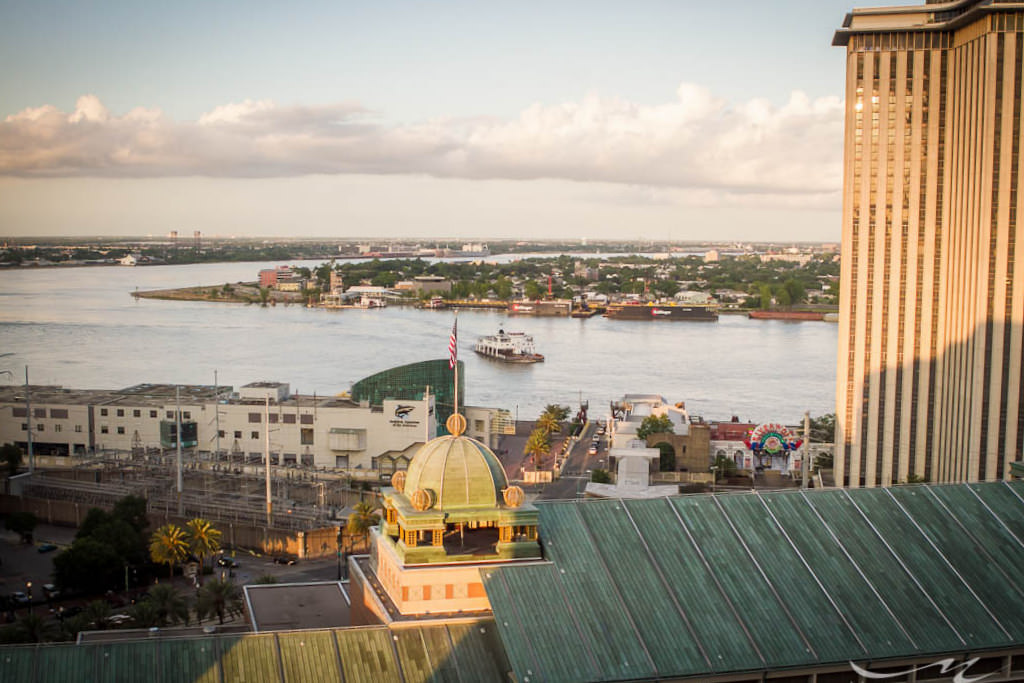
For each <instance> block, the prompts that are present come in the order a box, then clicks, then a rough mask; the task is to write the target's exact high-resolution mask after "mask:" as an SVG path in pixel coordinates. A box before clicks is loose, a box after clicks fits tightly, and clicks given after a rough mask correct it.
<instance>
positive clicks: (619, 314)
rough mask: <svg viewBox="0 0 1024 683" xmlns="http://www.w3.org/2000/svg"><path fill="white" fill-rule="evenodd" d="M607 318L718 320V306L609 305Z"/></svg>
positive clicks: (651, 303)
mask: <svg viewBox="0 0 1024 683" xmlns="http://www.w3.org/2000/svg"><path fill="white" fill-rule="evenodd" d="M604 315H605V317H607V318H614V319H616V320H694V321H708V322H710V321H715V320H718V304H716V303H703V304H697V303H688V304H680V303H675V302H667V303H653V302H648V303H642V302H639V301H629V302H624V303H618V304H608V308H607V309H606V310H605V313H604Z"/></svg>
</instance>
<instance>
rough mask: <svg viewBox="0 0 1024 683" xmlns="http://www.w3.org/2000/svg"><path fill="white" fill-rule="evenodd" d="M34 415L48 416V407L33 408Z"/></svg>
mask: <svg viewBox="0 0 1024 683" xmlns="http://www.w3.org/2000/svg"><path fill="white" fill-rule="evenodd" d="M32 417H46V408H33V409H32Z"/></svg>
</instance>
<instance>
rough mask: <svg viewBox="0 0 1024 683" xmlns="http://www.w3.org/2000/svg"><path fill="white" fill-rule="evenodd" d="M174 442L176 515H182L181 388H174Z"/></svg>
mask: <svg viewBox="0 0 1024 683" xmlns="http://www.w3.org/2000/svg"><path fill="white" fill-rule="evenodd" d="M174 430H175V431H174V441H175V443H176V444H177V447H178V448H177V455H178V458H177V460H178V514H179V515H180V514H182V502H181V494H182V491H183V490H184V488H185V486H184V475H183V474H182V471H181V470H182V458H181V387H180V386H175V387H174Z"/></svg>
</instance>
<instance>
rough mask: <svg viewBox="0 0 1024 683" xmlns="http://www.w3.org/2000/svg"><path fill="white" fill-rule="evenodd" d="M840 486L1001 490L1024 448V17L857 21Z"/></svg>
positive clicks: (958, 5) (885, 11) (929, 9)
mask: <svg viewBox="0 0 1024 683" xmlns="http://www.w3.org/2000/svg"><path fill="white" fill-rule="evenodd" d="M833 44H834V45H839V46H844V47H846V55H847V60H846V132H845V143H844V149H845V161H844V179H843V246H842V255H843V265H842V281H841V293H842V294H841V310H840V314H841V323H840V331H839V359H838V375H837V389H836V410H837V431H836V459H835V463H836V465H835V467H836V481H837V484H841V485H847V486H884V485H888V484H894V483H898V482H901V481H907V480H908V479H910V478H912V477H913V476H916V477H922V478H925V479H927V480H929V481H933V482H942V481H975V480H986V479H1000V478H1004V477H1005V476H1007V473H1008V463H1009V462H1010V461H1012V460H1015V459H1017V458H1019V457H1020V455H1019V454H1020V453H1021V452H1022V450H1024V447H1022V440H1024V419H1022V418H1024V411H1022V408H1021V407H1022V405H1024V376H1022V354H1024V348H1022V331H1024V254H1022V255H1017V254H1016V250H1017V249H1016V242H1017V215H1018V206H1019V204H1020V202H1021V200H1022V198H1021V197H1020V195H1019V194H1018V191H1017V190H1018V187H1019V185H1020V176H1021V171H1022V168H1021V163H1022V161H1024V159H1022V158H1021V153H1020V152H1021V115H1022V111H1021V103H1022V102H1021V100H1022V88H1021V78H1022V74H1021V61H1022V60H1021V58H1022V55H1024V3H1020V2H1007V1H1006V0H952V1H947V2H942V3H939V2H935V1H934V0H928V1H927V2H926V3H925V4H924V5H915V6H904V7H884V8H871V9H855V10H853V11H852V12H851V13H850V14H848V15H847V16H846V20H845V21H844V22H843V27H842V28H841V29H839V30H838V31H836V34H835V39H834V41H833Z"/></svg>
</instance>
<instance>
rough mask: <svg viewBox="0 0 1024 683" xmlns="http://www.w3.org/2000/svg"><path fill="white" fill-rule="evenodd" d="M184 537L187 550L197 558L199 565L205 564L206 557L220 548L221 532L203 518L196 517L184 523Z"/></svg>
mask: <svg viewBox="0 0 1024 683" xmlns="http://www.w3.org/2000/svg"><path fill="white" fill-rule="evenodd" d="M185 537H186V539H187V541H188V547H189V550H191V551H192V554H193V555H195V556H196V557H198V558H199V565H200V566H205V563H206V558H207V557H211V556H212V555H213V554H214V553H216V552H217V551H218V550H220V537H221V532H220V530H219V529H215V528H214V527H213V525H212V524H210V523H209V522H208V521H206V520H205V519H202V518H199V517H196V518H195V519H192V520H189V522H188V524H186V525H185Z"/></svg>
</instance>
